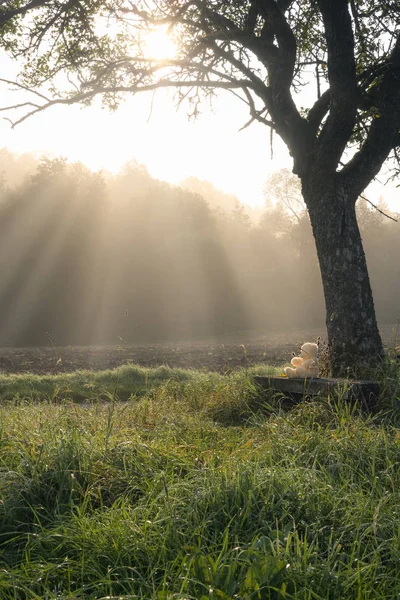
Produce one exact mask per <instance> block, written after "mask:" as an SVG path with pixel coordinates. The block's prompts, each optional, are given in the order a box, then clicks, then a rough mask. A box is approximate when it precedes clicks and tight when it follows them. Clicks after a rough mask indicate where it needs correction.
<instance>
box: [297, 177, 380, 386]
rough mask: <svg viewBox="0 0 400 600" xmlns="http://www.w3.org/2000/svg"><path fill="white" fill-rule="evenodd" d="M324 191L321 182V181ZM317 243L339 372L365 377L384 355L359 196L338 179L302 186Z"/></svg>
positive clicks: (336, 371) (333, 354) (334, 367)
mask: <svg viewBox="0 0 400 600" xmlns="http://www.w3.org/2000/svg"><path fill="white" fill-rule="evenodd" d="M318 187H319V189H320V190H321V188H322V186H321V187H320V186H318ZM303 193H304V199H305V201H306V204H307V207H308V210H309V214H310V220H311V226H312V229H313V234H314V238H315V242H316V246H317V254H318V259H319V265H320V269H321V276H322V283H323V288H324V294H325V304H326V326H327V330H328V342H329V345H330V349H331V366H332V375H333V376H334V377H341V376H350V377H354V376H357V377H366V376H371V370H372V369H373V368H374V367H376V366H377V364H379V362H380V361H381V360H382V359H383V355H384V353H383V346H382V341H381V337H380V334H379V330H378V326H377V322H376V316H375V308H374V301H373V297H372V290H371V285H370V281H369V276H368V269H367V263H366V260H365V254H364V249H363V245H362V240H361V235H360V231H359V228H358V224H357V218H356V210H355V204H356V199H353V198H349V196H348V194H347V192H346V190H345V189H344V188H343V187H341V186H340V185H338V184H337V182H336V181H334V182H332V183H330V184H329V183H326V185H324V187H323V189H322V191H320V193H319V194H315V193H313V192H312V191H311V192H309V191H308V190H307V186H305V185H303Z"/></svg>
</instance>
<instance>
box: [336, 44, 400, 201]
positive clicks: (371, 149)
mask: <svg viewBox="0 0 400 600" xmlns="http://www.w3.org/2000/svg"><path fill="white" fill-rule="evenodd" d="M375 106H376V108H377V113H376V114H375V117H374V118H373V121H372V123H371V126H370V129H369V133H368V136H367V138H366V140H365V142H364V143H363V145H362V146H361V148H360V150H359V151H358V152H357V153H356V154H355V155H354V156H353V158H352V159H351V160H350V161H349V162H348V163H347V165H346V166H345V167H344V168H343V169H342V170H341V171H340V173H339V175H340V178H341V180H342V181H343V182H344V183H345V185H346V186H347V187H348V188H349V189H350V190H351V191H352V194H353V195H354V194H355V195H356V196H359V195H360V194H361V192H362V191H363V190H364V189H365V188H366V187H367V185H368V184H369V183H370V181H372V179H374V177H375V176H376V175H377V174H378V173H379V171H380V169H381V167H382V165H383V163H384V161H385V160H386V159H387V157H388V156H389V154H390V152H391V150H393V149H394V148H396V147H397V146H398V145H399V142H400V33H399V35H398V38H397V41H396V44H395V47H394V49H393V52H392V54H391V56H390V58H389V60H388V63H387V66H386V70H385V73H384V75H383V77H382V81H381V83H380V84H379V86H378V89H377V91H376V100H375Z"/></svg>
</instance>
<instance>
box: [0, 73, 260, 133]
mask: <svg viewBox="0 0 400 600" xmlns="http://www.w3.org/2000/svg"><path fill="white" fill-rule="evenodd" d="M249 85H250V82H249V81H246V80H237V81H199V80H198V79H195V80H186V81H170V80H163V79H161V80H159V81H157V82H155V83H151V84H148V85H140V86H138V85H130V86H123V85H121V86H110V87H98V88H96V89H95V90H92V91H89V92H81V93H80V94H75V95H74V96H71V97H69V98H55V99H53V100H50V101H48V102H46V103H44V104H42V105H40V106H38V107H37V108H35V109H34V110H32V111H30V112H29V113H27V114H25V115H23V116H22V117H21V118H20V119H17V120H16V121H12V127H13V128H14V127H16V126H17V125H19V124H20V123H23V122H24V121H26V120H27V119H29V118H30V117H32V116H33V115H35V114H37V113H40V112H42V111H44V110H47V109H48V108H50V107H52V106H57V105H71V104H79V103H84V102H90V101H91V100H92V99H93V98H94V97H95V96H97V95H99V94H118V93H131V94H136V93H140V92H150V91H154V90H157V89H160V88H179V87H199V88H211V89H213V88H219V89H225V90H232V89H243V88H245V87H249ZM12 108H14V107H13V106H10V107H8V110H10V109H12Z"/></svg>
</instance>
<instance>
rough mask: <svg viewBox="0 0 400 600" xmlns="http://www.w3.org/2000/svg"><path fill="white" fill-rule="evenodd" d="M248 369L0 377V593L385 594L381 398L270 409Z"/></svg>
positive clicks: (392, 401) (389, 460) (385, 463)
mask: <svg viewBox="0 0 400 600" xmlns="http://www.w3.org/2000/svg"><path fill="white" fill-rule="evenodd" d="M256 372H257V373H260V372H262V368H261V367H260V368H259V369H254V370H249V371H247V372H239V373H235V374H232V375H230V376H225V377H224V376H221V375H215V374H207V373H198V372H190V371H175V370H168V369H164V370H161V371H160V370H158V369H157V370H145V369H136V368H134V367H131V368H128V367H125V368H123V369H121V370H118V372H111V373H109V374H104V373H103V374H93V373H80V374H76V375H71V376H64V377H60V378H58V379H57V378H55V377H54V378H51V377H49V378H47V380H45V381H41V380H40V379H39V378H25V379H24V377H21V378H10V379H9V380H8V381H5V378H2V380H1V390H2V394H3V396H2V397H3V399H4V400H3V404H2V405H1V406H0V423H1V426H0V552H1V557H0V598H1V599H2V600H3V599H4V600H11V599H12V600H36V599H39V598H40V599H43V598H45V599H47V600H56V599H57V600H61V599H63V600H64V599H65V600H67V599H68V600H72V599H75V600H77V599H100V598H102V599H106V598H108V599H111V598H114V599H117V598H119V599H123V600H128V599H133V598H135V599H136V598H137V599H139V598H140V599H153V598H154V599H157V600H166V599H175V598H176V599H178V598H180V599H186V600H189V599H201V600H205V599H215V600H217V599H233V598H236V599H242V600H250V599H261V600H263V599H274V600H275V599H278V598H279V599H292V598H295V599H304V600H305V599H307V600H308V599H309V600H311V599H313V600H315V599H324V600H325V599H329V598H331V599H342V598H343V599H349V600H350V599H351V600H353V599H357V598H358V599H364V598H365V599H367V598H368V599H377V600H378V599H382V600H383V599H388V598H393V599H394V598H398V597H399V596H400V580H399V577H398V572H399V566H400V525H399V507H400V431H399V429H398V428H397V417H396V410H395V409H396V406H397V403H398V402H399V400H400V397H397V394H398V392H397V391H396V389H395V388H392V391H393V390H394V391H393V394H392V396H391V397H390V398H389V397H387V398H386V399H384V398H383V399H381V406H382V408H385V411H383V412H381V413H379V414H376V415H374V416H371V415H366V414H363V413H362V412H361V411H359V410H358V407H357V406H354V405H353V406H351V405H349V404H348V403H346V402H344V401H343V400H342V399H341V398H335V397H332V398H330V399H322V398H319V399H315V400H313V401H308V402H305V401H304V402H301V403H299V404H297V405H294V406H292V407H291V408H290V409H285V410H283V408H282V406H281V402H280V399H279V397H274V396H272V395H266V396H263V397H260V396H259V395H258V392H257V390H256V389H255V388H254V386H253V384H252V379H251V377H252V375H253V374H254V373H256ZM129 382H130V383H129ZM6 383H9V384H10V386H9V387H7V385H6ZM87 384H89V385H91V386H93V387H92V388H88V387H84V386H85V385H87ZM66 385H68V388H67V389H65V388H64V386H66ZM130 385H131V386H132V387H131V390H130V389H129V386H130ZM12 386H15V387H14V388H12ZM40 386H43V387H40ZM13 389H14V392H13V391H12V390H13ZM397 389H398V388H397ZM55 390H58V391H57V393H55ZM68 390H71V391H68ZM87 390H90V393H88V392H87ZM121 390H125V392H126V393H125V392H124V393H122V392H121ZM129 391H130V394H129V396H128V392H129ZM13 393H14V397H13ZM96 393H97V394H98V396H96ZM121 397H125V398H129V399H128V400H126V401H124V402H122V401H121V400H120V398H121ZM13 398H14V399H13ZM76 398H78V399H79V400H87V402H82V403H76V402H73V399H76ZM39 400H41V401H42V402H38V401H39Z"/></svg>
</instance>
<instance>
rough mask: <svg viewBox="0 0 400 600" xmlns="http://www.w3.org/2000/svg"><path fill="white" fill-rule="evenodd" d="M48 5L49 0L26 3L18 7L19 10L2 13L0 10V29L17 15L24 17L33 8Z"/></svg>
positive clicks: (32, 0)
mask: <svg viewBox="0 0 400 600" xmlns="http://www.w3.org/2000/svg"><path fill="white" fill-rule="evenodd" d="M49 3H50V0H31V2H28V4H25V5H24V6H20V7H19V8H14V9H11V10H8V11H4V12H3V11H2V10H1V9H0V27H1V26H2V25H5V24H6V23H8V21H10V20H11V19H12V18H14V17H17V16H18V15H25V14H26V13H27V12H29V11H30V10H32V9H33V8H39V7H41V6H44V5H46V4H49Z"/></svg>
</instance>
